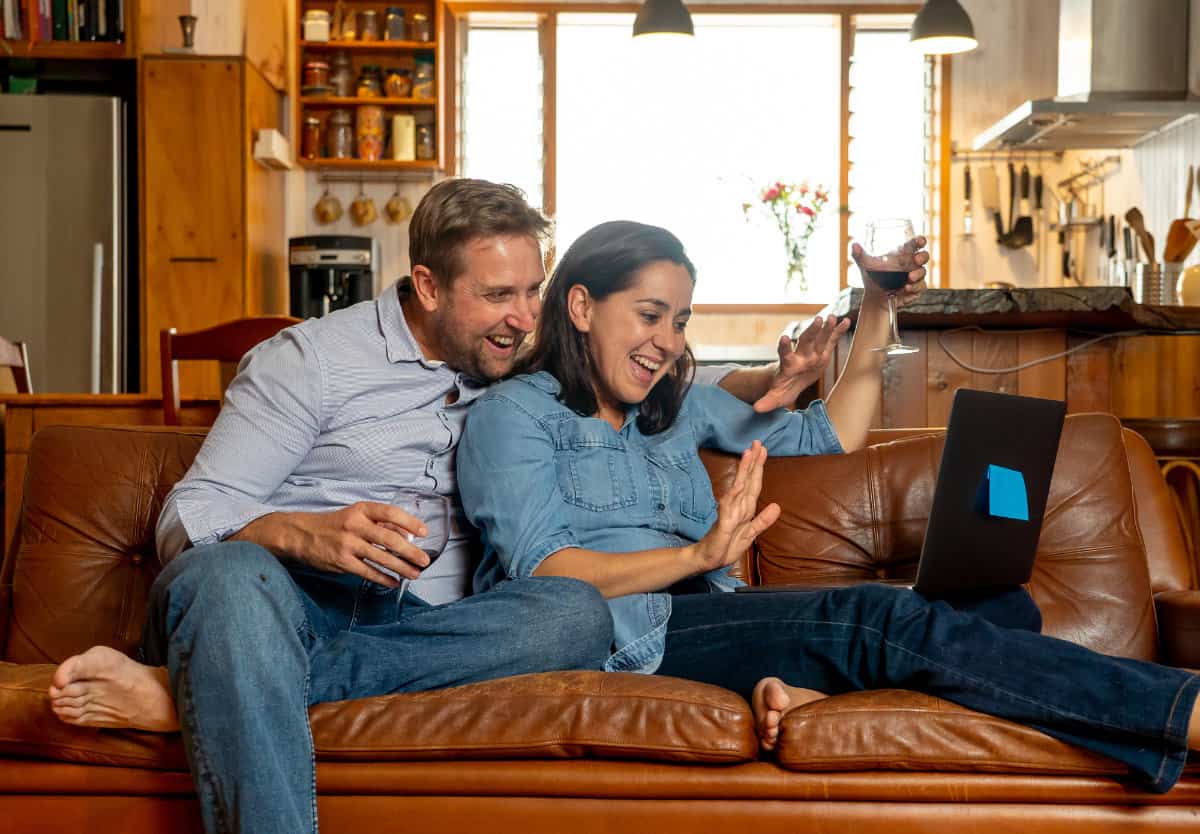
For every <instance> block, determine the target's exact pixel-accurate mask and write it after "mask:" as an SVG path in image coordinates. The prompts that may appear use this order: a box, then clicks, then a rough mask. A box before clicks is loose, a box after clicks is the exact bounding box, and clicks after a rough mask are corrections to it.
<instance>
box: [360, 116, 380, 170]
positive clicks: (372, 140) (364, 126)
mask: <svg viewBox="0 0 1200 834" xmlns="http://www.w3.org/2000/svg"><path fill="white" fill-rule="evenodd" d="M358 158H359V159H366V160H369V161H372V162H373V161H376V160H379V159H383V108H382V107H380V106H379V105H378V104H363V105H360V106H359V108H358Z"/></svg>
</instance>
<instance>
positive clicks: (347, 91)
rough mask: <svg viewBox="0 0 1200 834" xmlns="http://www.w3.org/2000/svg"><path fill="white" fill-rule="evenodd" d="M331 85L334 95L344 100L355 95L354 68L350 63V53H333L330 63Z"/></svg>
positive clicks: (343, 51)
mask: <svg viewBox="0 0 1200 834" xmlns="http://www.w3.org/2000/svg"><path fill="white" fill-rule="evenodd" d="M329 84H330V86H332V87H333V94H334V95H335V96H341V97H343V98H349V97H351V96H353V95H354V66H353V65H352V64H351V63H350V53H349V52H346V51H345V50H342V51H340V52H335V53H333V60H332V61H331V62H330V71H329Z"/></svg>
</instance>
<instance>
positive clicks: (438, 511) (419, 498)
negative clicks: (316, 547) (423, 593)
mask: <svg viewBox="0 0 1200 834" xmlns="http://www.w3.org/2000/svg"><path fill="white" fill-rule="evenodd" d="M388 503H390V504H392V505H393V506H395V507H399V508H400V509H402V510H404V511H405V512H406V513H408V514H409V515H411V516H412V517H413V518H415V519H417V520H419V521H420V522H421V523H422V524H424V525H425V529H426V531H427V532H426V534H425V535H424V536H418V535H416V534H415V533H409V532H408V531H406V530H404V531H401V530H397V532H400V533H401V534H402V535H404V536H405V538H407V539H408V540H409V541H410V542H412V543H413V544H415V545H416V546H417V547H419V548H421V549H422V550H424V551H425V555H426V556H428V557H429V564H430V565H432V564H433V562H434V560H436V559H437V557H438V556H441V555H442V551H443V550H445V549H446V542H448V541H449V540H450V499H449V498H447V497H446V496H444V495H439V494H438V493H436V492H426V491H424V490H420V489H412V488H409V487H403V488H401V489H398V490H396V492H395V493H394V494H393V495H392V498H391V500H390V501H389V502H388ZM375 546H376V547H378V548H380V549H381V550H383V549H385V548H383V547H382V546H381V545H375ZM363 561H364V562H366V563H367V564H369V565H370V566H371V567H373V568H375V570H377V571H379V572H380V573H382V574H385V575H387V576H390V577H391V578H392V579H395V580H396V581H397V582H401V583H403V584H404V585H407V580H403V579H402V578H401V576H400V575H399V574H398V573H396V572H395V571H393V570H391V569H390V568H385V567H384V566H383V565H380V564H377V563H376V562H374V561H372V560H370V559H364V560H363Z"/></svg>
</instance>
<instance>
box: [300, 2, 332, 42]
mask: <svg viewBox="0 0 1200 834" xmlns="http://www.w3.org/2000/svg"><path fill="white" fill-rule="evenodd" d="M304 40H306V41H312V42H313V43H322V42H324V41H327V40H329V12H327V11H325V10H323V9H309V10H308V11H306V12H305V13H304Z"/></svg>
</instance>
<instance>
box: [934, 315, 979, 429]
mask: <svg viewBox="0 0 1200 834" xmlns="http://www.w3.org/2000/svg"><path fill="white" fill-rule="evenodd" d="M939 335H940V336H941V339H940V342H939V339H938V336H939ZM972 337H973V334H972V333H969V332H962V331H960V332H957V333H942V334H938V333H937V332H931V333H930V335H929V359H928V381H927V383H926V388H927V390H928V392H929V393H928V405H927V407H926V414H925V419H926V422H925V425H927V426H944V425H946V423H947V421H948V420H949V419H950V406H951V405H952V404H953V402H954V392H955V391H957V390H958V389H959V388H970V387H972V382H971V377H972V374H971V372H970V371H968V370H966V369H965V368H963V367H961V366H960V365H959V364H958V363H957V362H955V361H954V360H953V359H951V358H950V356H949V355H948V354H947V351H949V352H950V353H951V354H953V355H954V356H956V357H958V358H959V359H960V360H962V361H964V362H967V363H968V364H970V363H971V359H972V358H973V356H974V348H973V344H972V342H973V338H972Z"/></svg>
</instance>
